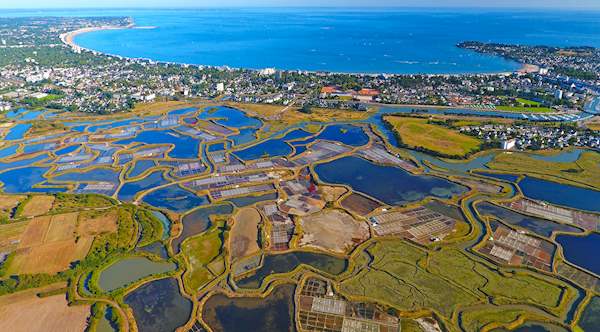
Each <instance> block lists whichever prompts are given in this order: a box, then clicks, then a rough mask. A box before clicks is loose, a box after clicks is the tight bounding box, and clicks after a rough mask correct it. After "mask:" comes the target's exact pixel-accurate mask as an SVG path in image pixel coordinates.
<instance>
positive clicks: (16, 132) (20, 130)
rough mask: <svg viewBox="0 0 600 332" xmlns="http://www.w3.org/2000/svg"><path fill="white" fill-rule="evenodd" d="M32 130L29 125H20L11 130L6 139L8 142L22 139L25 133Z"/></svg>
mask: <svg viewBox="0 0 600 332" xmlns="http://www.w3.org/2000/svg"><path fill="white" fill-rule="evenodd" d="M29 128H31V125H30V124H29V123H19V124H18V125H16V126H14V127H13V128H11V130H10V131H9V132H8V134H6V137H5V138H4V139H5V140H7V141H14V140H18V139H21V138H23V137H24V136H25V133H26V132H27V131H28V130H29Z"/></svg>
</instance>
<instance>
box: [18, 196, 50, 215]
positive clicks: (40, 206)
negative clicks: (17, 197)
mask: <svg viewBox="0 0 600 332" xmlns="http://www.w3.org/2000/svg"><path fill="white" fill-rule="evenodd" d="M52 204H54V196H49V195H39V196H33V197H31V199H30V200H29V201H28V202H27V203H25V206H24V207H23V216H25V217H36V216H41V215H43V214H46V213H48V211H50V209H51V208H52Z"/></svg>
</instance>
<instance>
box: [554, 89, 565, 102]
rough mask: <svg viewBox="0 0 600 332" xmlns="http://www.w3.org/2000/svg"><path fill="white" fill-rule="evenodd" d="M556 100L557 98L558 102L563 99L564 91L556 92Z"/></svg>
mask: <svg viewBox="0 0 600 332" xmlns="http://www.w3.org/2000/svg"><path fill="white" fill-rule="evenodd" d="M554 98H556V99H558V100H561V99H563V91H562V90H556V91H554Z"/></svg>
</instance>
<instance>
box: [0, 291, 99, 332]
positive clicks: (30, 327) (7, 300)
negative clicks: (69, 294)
mask: <svg viewBox="0 0 600 332" xmlns="http://www.w3.org/2000/svg"><path fill="white" fill-rule="evenodd" d="M39 291H40V290H39V289H37V290H36V289H34V290H27V291H24V292H19V293H15V294H10V295H6V296H2V297H0V326H2V327H4V329H6V331H12V332H31V331H44V332H54V331H57V332H59V331H60V332H71V331H72V332H80V331H83V330H85V327H86V325H87V317H88V316H89V314H90V306H89V305H74V306H69V305H68V302H67V300H66V297H65V295H64V294H59V295H54V296H49V297H44V298H39V297H37V296H36V293H37V292H39Z"/></svg>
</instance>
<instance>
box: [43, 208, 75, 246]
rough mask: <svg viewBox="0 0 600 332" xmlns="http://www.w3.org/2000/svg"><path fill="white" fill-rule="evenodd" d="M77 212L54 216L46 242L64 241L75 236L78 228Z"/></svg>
mask: <svg viewBox="0 0 600 332" xmlns="http://www.w3.org/2000/svg"><path fill="white" fill-rule="evenodd" d="M78 215H79V214H78V213H77V212H73V213H66V214H59V215H55V216H52V219H51V221H50V227H49V229H48V233H47V234H46V242H54V241H64V240H68V239H71V238H73V237H74V236H75V229H76V227H77V216H78Z"/></svg>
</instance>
